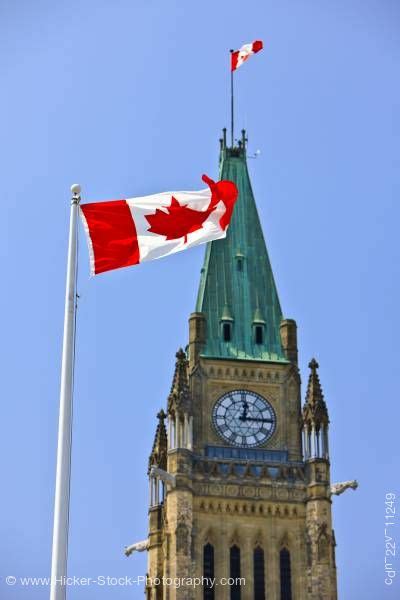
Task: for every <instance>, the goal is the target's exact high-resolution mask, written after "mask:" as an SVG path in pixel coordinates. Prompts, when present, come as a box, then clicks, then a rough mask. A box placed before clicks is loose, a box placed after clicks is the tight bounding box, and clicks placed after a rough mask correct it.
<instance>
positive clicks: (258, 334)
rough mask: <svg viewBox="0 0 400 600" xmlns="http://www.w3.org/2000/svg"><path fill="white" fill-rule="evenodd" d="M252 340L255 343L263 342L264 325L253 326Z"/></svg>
mask: <svg viewBox="0 0 400 600" xmlns="http://www.w3.org/2000/svg"><path fill="white" fill-rule="evenodd" d="M254 341H255V343H256V344H263V343H264V325H255V326H254Z"/></svg>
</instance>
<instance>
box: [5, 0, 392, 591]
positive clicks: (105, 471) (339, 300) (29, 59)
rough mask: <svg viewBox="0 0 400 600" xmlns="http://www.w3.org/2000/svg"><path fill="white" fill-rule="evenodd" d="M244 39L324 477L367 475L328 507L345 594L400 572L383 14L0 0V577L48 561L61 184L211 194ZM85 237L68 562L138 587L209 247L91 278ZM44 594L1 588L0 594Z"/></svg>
mask: <svg viewBox="0 0 400 600" xmlns="http://www.w3.org/2000/svg"><path fill="white" fill-rule="evenodd" d="M258 38H260V39H263V40H264V42H265V50H264V51H263V52H262V53H260V54H258V55H257V56H256V57H254V58H253V59H252V60H251V61H249V62H248V63H247V65H245V66H244V67H243V68H242V69H240V71H238V73H237V90H238V97H237V105H238V113H237V115H238V118H237V122H238V127H240V128H241V127H242V126H245V127H246V129H247V130H248V137H249V152H250V153H251V152H254V151H255V150H256V149H260V150H261V152H262V153H261V156H260V157H259V158H258V159H257V160H252V161H249V164H250V170H251V177H252V182H253V187H254V192H255V197H256V200H257V203H258V207H259V212H260V216H261V220H262V223H263V227H264V231H265V235H266V239H267V244H268V249H269V252H270V258H271V261H272V265H273V268H274V273H275V277H276V280H277V285H278V289H279V293H280V299H281V303H282V306H283V311H284V314H285V316H287V317H292V318H295V319H296V320H297V322H298V327H299V345H300V357H301V371H302V379H303V382H304V381H305V380H306V377H307V363H308V361H309V359H310V358H311V357H312V356H313V355H315V356H316V358H317V359H318V360H319V363H320V376H321V382H322V385H323V388H324V392H325V397H326V400H327V403H328V407H329V411H330V416H331V434H330V442H331V454H332V479H333V480H334V481H342V480H346V479H353V478H357V479H358V480H359V482H360V487H359V490H358V491H356V492H353V491H349V492H347V493H346V494H345V495H343V496H340V497H338V498H335V500H334V526H335V531H336V537H337V542H338V547H337V562H338V580H339V592H340V594H339V595H340V598H341V600H353V599H354V600H358V599H359V598H362V599H363V600H377V599H378V598H379V599H381V598H382V599H386V598H387V599H392V598H395V597H397V598H398V597H399V596H398V594H399V589H400V560H399V558H398V557H397V568H398V574H397V581H396V582H395V585H394V586H393V587H392V589H388V588H386V587H385V586H384V583H383V580H384V570H383V560H384V514H385V513H384V508H385V507H384V495H385V492H387V491H388V492H397V493H398V494H400V486H399V458H400V457H399V442H398V438H399V419H400V409H399V393H398V388H399V383H398V372H399V317H398V311H399V301H400V299H399V268H398V267H399V259H400V256H399V254H400V252H399V217H400V211H399V203H400V159H399V145H400V83H399V64H400V5H399V3H398V2H396V0H330V1H327V0H326V1H321V0H280V2H272V1H271V0H268V1H266V0H263V1H258V2H247V3H244V2H243V1H241V2H238V1H237V0H230V1H229V2H228V1H227V0H221V1H218V2H211V1H210V0H202V1H201V2H193V1H187V2H184V1H183V0H181V1H177V0H170V1H169V2H162V1H160V0H158V1H155V0H146V1H145V2H137V1H134V0H116V1H114V2H106V1H105V0H87V1H82V0H81V1H79V2H78V1H77V0H69V1H68V2H66V1H61V2H50V1H45V0H37V1H35V2H29V1H28V0H19V1H15V0H14V1H12V0H3V1H2V3H1V7H0V69H1V73H2V78H1V81H2V86H1V87H2V92H1V95H0V120H1V134H2V135H1V139H2V143H1V145H0V155H1V156H0V165H1V172H2V175H1V179H2V185H1V187H2V218H3V226H2V231H3V234H2V236H1V239H0V249H1V259H2V294H1V297H0V302H1V306H0V315H1V321H2V325H1V340H2V343H1V345H0V348H1V357H0V364H1V376H0V381H1V397H2V403H1V406H2V409H1V418H0V424H1V425H0V427H1V432H0V463H1V478H2V495H1V512H0V520H1V544H0V564H1V573H0V574H1V576H3V575H15V576H45V575H48V573H49V569H50V554H51V535H52V516H53V515H52V513H53V497H54V477H55V456H56V436H57V419H58V395H59V372H60V355H61V342H62V323H63V309H64V289H65V266H66V245H67V233H68V217H69V187H70V185H71V184H72V183H74V182H76V181H78V182H79V183H81V185H82V187H83V196H84V199H85V200H101V199H112V198H121V197H122V198H124V197H130V196H134V195H142V194H146V193H153V192H156V191H160V190H167V189H179V188H181V189H198V188H199V187H202V184H201V182H200V175H201V174H202V173H203V172H206V173H208V174H209V175H211V176H215V175H217V159H218V138H219V136H220V130H221V128H222V127H224V126H226V125H228V122H229V114H228V106H229V104H228V90H229V87H228V81H229V73H228V50H229V48H231V47H238V46H240V45H241V44H242V43H245V42H249V41H251V40H253V39H258ZM81 241H82V245H81V257H80V273H79V285H80V293H81V296H82V297H81V303H80V311H79V321H78V353H77V363H78V364H77V373H76V396H75V412H74V419H75V423H74V448H73V476H72V496H71V497H72V506H71V535H70V563H69V565H70V567H69V570H70V573H71V574H75V575H78V576H87V577H89V576H92V577H93V576H95V577H97V576H98V575H110V576H124V575H129V576H134V575H140V574H143V573H144V572H145V557H144V556H143V555H135V556H133V557H131V558H130V559H127V558H125V556H124V555H123V547H124V546H125V545H126V544H128V543H131V542H134V541H136V540H141V539H143V538H145V537H146V533H147V501H148V498H147V477H146V469H147V458H148V454H149V451H150V449H151V444H152V441H153V434H154V427H155V414H156V412H157V410H158V409H159V407H161V406H164V405H165V402H166V397H167V394H168V391H169V386H170V381H171V376H172V369H173V363H174V353H175V351H176V350H177V348H178V347H179V346H180V345H185V344H186V341H187V317H188V315H189V313H190V312H191V310H193V308H194V304H195V296H196V292H197V285H198V280H199V271H200V267H201V263H202V258H203V252H204V248H201V247H200V248H197V249H194V250H192V251H190V252H184V253H180V254H178V255H175V256H173V257H171V258H168V259H165V260H160V261H155V262H153V263H148V264H145V265H143V266H139V267H134V268H131V269H125V270H121V271H117V272H114V273H111V274H109V275H106V276H101V277H98V278H96V279H92V280H91V279H89V276H88V257H87V250H86V247H85V245H84V241H83V237H82V234H81ZM304 392H305V390H304V386H303V398H304ZM398 508H399V511H400V498H399V504H398ZM396 533H397V540H398V545H400V525H398V526H397V530H396ZM395 588H397V593H396V591H395ZM142 593H143V592H142V589H139V588H129V587H117V588H106V587H104V588H95V587H90V588H78V587H75V588H73V589H70V590H69V600H81V599H82V600H83V599H86V600H100V599H102V598H113V600H119V599H121V600H122V599H125V598H126V599H128V598H131V599H132V598H134V599H136V598H138V599H139V598H142V597H143V596H142ZM47 596H48V591H47V589H44V588H36V589H33V588H30V589H24V588H22V587H20V586H18V585H16V586H15V587H14V588H11V587H8V588H7V587H6V586H5V584H4V581H3V580H1V581H0V597H1V599H2V600H3V598H4V600H22V599H24V598H29V599H32V600H34V599H41V598H47Z"/></svg>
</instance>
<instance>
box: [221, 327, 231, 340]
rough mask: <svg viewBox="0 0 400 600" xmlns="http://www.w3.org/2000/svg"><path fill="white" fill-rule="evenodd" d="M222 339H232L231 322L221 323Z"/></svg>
mask: <svg viewBox="0 0 400 600" xmlns="http://www.w3.org/2000/svg"><path fill="white" fill-rule="evenodd" d="M222 339H223V340H224V342H230V341H231V339H232V324H231V323H222Z"/></svg>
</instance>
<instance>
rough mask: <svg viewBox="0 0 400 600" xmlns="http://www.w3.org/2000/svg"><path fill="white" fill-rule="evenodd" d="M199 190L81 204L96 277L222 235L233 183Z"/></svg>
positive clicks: (232, 197) (232, 198)
mask: <svg viewBox="0 0 400 600" xmlns="http://www.w3.org/2000/svg"><path fill="white" fill-rule="evenodd" d="M202 179H203V181H204V182H205V183H207V185H208V188H206V189H204V190H200V191H198V192H184V191H181V192H161V193H159V194H153V195H151V196H144V197H141V198H130V199H128V200H111V201H108V202H93V203H90V204H83V205H81V217H82V221H83V225H84V228H85V231H86V235H87V241H88V246H89V254H90V269H91V274H92V275H98V274H99V273H104V272H105V271H111V270H113V269H119V268H121V267H129V266H131V265H136V264H138V263H141V262H144V261H146V260H152V259H155V258H161V257H162V256H167V255H168V254H172V253H174V252H179V251H180V250H185V249H186V248H191V247H192V246H197V245H198V244H203V243H204V242H209V241H211V240H216V239H219V238H224V237H225V236H226V231H227V228H228V225H229V223H230V220H231V217H232V212H233V208H234V205H235V202H236V200H237V196H238V190H237V188H236V185H235V184H234V183H233V182H232V181H227V180H225V181H218V182H214V181H213V180H212V179H210V178H209V177H207V175H203V177H202Z"/></svg>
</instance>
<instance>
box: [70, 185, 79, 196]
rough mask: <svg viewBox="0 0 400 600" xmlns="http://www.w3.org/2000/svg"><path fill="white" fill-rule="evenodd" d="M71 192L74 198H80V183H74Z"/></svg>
mask: <svg viewBox="0 0 400 600" xmlns="http://www.w3.org/2000/svg"><path fill="white" fill-rule="evenodd" d="M71 192H72V195H73V196H75V197H76V196H80V194H81V186H80V185H79V183H73V184H72V185H71Z"/></svg>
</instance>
